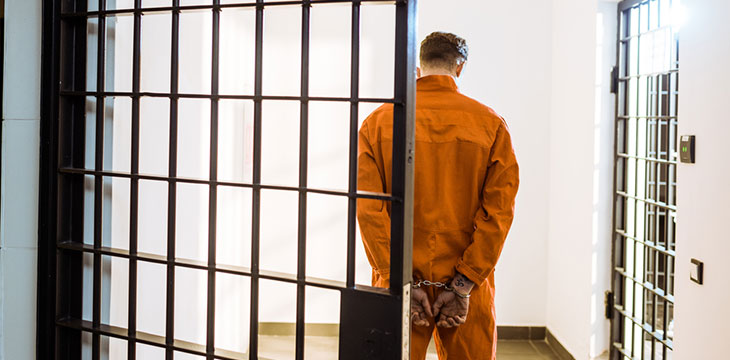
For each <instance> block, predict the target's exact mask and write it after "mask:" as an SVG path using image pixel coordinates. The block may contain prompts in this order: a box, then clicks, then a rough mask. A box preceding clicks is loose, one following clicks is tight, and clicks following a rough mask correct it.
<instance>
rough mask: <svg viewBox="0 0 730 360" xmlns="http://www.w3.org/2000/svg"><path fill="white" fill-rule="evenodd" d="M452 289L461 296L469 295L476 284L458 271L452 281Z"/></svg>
mask: <svg viewBox="0 0 730 360" xmlns="http://www.w3.org/2000/svg"><path fill="white" fill-rule="evenodd" d="M451 288H452V289H454V291H457V292H459V294H469V293H470V292H471V290H472V289H473V288H474V282H473V281H471V280H469V278H467V277H466V276H464V275H463V274H461V273H459V272H458V271H457V272H456V275H455V276H454V279H453V280H451Z"/></svg>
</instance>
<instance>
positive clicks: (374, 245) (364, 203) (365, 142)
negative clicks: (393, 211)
mask: <svg viewBox="0 0 730 360" xmlns="http://www.w3.org/2000/svg"><path fill="white" fill-rule="evenodd" d="M357 188H358V190H361V191H372V192H379V193H385V183H384V178H383V176H382V172H381V170H380V169H379V168H378V164H377V162H376V161H375V152H374V150H373V147H372V143H371V142H370V139H369V138H368V125H367V121H366V122H365V123H364V124H363V126H362V128H361V129H360V135H359V142H358V169H357ZM357 219H358V221H359V223H360V232H361V234H362V240H363V244H364V246H365V253H366V254H367V256H368V260H369V261H370V265H371V266H372V267H373V269H375V271H377V272H378V274H379V275H380V276H381V277H383V278H384V279H386V280H387V279H390V215H389V214H388V209H387V207H386V204H385V201H382V200H373V199H358V200H357Z"/></svg>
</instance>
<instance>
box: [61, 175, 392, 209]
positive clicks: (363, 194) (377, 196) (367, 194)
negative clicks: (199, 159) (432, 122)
mask: <svg viewBox="0 0 730 360" xmlns="http://www.w3.org/2000/svg"><path fill="white" fill-rule="evenodd" d="M58 172H59V173H61V174H84V175H102V176H105V177H117V178H125V179H135V180H153V181H175V182H177V183H185V184H200V185H211V186H213V185H219V186H230V187H238V188H250V189H265V190H283V191H306V192H307V193H315V194H323V195H335V196H351V195H350V193H349V192H347V191H342V190H328V189H314V188H300V187H297V186H284V185H264V184H253V183H239V182H230V181H218V180H203V179H193V178H184V177H175V178H170V177H165V176H161V175H149V174H139V173H137V174H132V173H125V172H119V171H95V170H89V169H79V168H70V167H62V168H60V169H58ZM352 196H353V197H356V198H358V199H373V200H384V201H392V202H401V201H402V199H397V198H395V197H393V196H392V195H389V194H384V193H377V192H371V191H358V192H357V193H356V194H354V195H352Z"/></svg>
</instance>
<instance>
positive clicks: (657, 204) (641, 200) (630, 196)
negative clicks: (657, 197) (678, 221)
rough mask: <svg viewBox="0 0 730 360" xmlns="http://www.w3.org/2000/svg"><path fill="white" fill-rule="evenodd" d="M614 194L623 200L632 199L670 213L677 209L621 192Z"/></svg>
mask: <svg viewBox="0 0 730 360" xmlns="http://www.w3.org/2000/svg"><path fill="white" fill-rule="evenodd" d="M616 194H617V195H619V196H623V197H625V198H629V199H633V200H637V201H640V202H642V203H645V204H649V205H654V206H657V207H659V208H662V209H668V210H672V211H677V207H676V206H674V205H669V204H665V203H661V202H658V201H653V200H649V199H644V198H640V197H637V196H634V195H629V194H627V193H625V192H623V191H617V192H616Z"/></svg>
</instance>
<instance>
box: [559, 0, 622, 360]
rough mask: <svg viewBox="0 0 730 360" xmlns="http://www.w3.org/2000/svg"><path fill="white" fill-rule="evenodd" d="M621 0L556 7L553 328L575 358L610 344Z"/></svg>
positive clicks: (570, 1)
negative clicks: (613, 83)
mask: <svg viewBox="0 0 730 360" xmlns="http://www.w3.org/2000/svg"><path fill="white" fill-rule="evenodd" d="M616 16H617V15H616V4H615V2H613V1H600V0H599V1H583V0H556V1H554V2H553V7H552V21H553V22H552V51H553V52H552V57H551V62H552V65H551V66H552V67H551V71H552V73H551V79H552V82H551V103H550V131H549V134H550V162H549V164H550V176H549V201H548V203H549V210H548V214H547V215H548V217H549V223H550V224H549V231H548V252H547V257H548V260H547V261H548V266H547V272H548V279H547V289H548V290H547V309H546V316H547V321H546V324H547V328H548V329H549V330H550V331H551V332H552V333H553V335H555V337H556V338H557V339H558V341H560V342H561V344H563V346H565V348H566V349H567V350H568V351H569V352H570V353H571V354H572V355H573V356H574V357H575V358H576V359H589V358H593V357H595V356H598V355H600V354H601V353H603V352H604V351H605V350H607V349H608V347H609V329H608V327H609V323H608V321H607V320H606V319H605V318H604V316H603V310H604V309H603V293H604V291H606V290H608V289H610V281H609V276H610V253H611V246H610V239H611V237H610V231H611V211H612V209H611V192H612V173H613V161H612V159H613V155H612V152H613V108H614V97H613V95H611V94H610V93H609V91H610V82H609V73H610V70H611V67H612V66H613V65H614V64H615V42H616Z"/></svg>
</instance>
